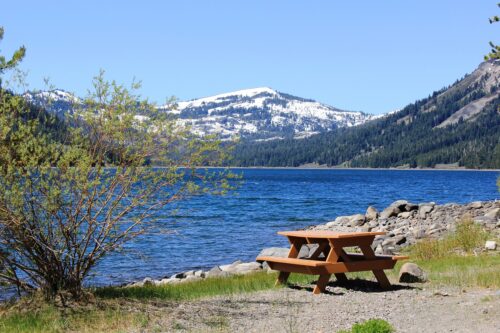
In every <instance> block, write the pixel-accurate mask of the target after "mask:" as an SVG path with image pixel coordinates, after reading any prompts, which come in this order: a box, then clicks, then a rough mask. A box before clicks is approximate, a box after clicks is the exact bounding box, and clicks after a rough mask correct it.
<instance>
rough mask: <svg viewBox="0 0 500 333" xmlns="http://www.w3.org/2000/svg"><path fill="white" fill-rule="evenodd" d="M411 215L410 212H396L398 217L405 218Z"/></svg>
mask: <svg viewBox="0 0 500 333" xmlns="http://www.w3.org/2000/svg"><path fill="white" fill-rule="evenodd" d="M412 215H413V213H412V212H402V213H399V214H398V217H401V218H403V219H407V218H409V217H411V216H412Z"/></svg>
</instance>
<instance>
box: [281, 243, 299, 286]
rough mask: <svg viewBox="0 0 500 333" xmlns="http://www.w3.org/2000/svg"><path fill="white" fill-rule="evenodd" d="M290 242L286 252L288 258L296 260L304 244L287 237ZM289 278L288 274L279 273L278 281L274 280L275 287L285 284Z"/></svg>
mask: <svg viewBox="0 0 500 333" xmlns="http://www.w3.org/2000/svg"><path fill="white" fill-rule="evenodd" d="M288 240H289V241H290V251H288V258H297V257H298V256H299V252H300V248H301V247H302V245H303V244H304V243H305V241H304V240H303V239H301V238H295V237H288ZM289 276H290V273H289V272H280V273H279V275H278V279H277V280H276V285H279V284H285V283H286V281H287V280H288V277H289Z"/></svg>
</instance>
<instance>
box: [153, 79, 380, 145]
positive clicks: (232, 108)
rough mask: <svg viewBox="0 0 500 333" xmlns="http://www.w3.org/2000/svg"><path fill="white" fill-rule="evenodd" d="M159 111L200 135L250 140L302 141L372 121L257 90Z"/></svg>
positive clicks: (266, 90) (223, 95)
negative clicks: (216, 135) (323, 133)
mask: <svg viewBox="0 0 500 333" xmlns="http://www.w3.org/2000/svg"><path fill="white" fill-rule="evenodd" d="M160 110H163V111H165V112H170V113H173V114H176V115H177V116H178V119H179V120H178V121H179V122H181V123H182V124H185V125H189V126H190V127H191V128H192V130H193V131H195V132H196V133H199V134H214V133H216V134H219V135H221V137H222V138H231V137H234V136H241V137H242V138H246V139H251V140H272V139H278V138H284V137H295V138H302V137H307V136H310V135H312V134H316V133H321V132H326V131H329V130H332V129H334V128H337V127H350V126H355V125H359V124H362V123H364V122H366V121H368V120H370V119H372V118H373V116H372V115H368V114H365V113H363V112H355V111H343V110H340V109H337V108H335V107H332V106H329V105H326V104H322V103H319V102H316V101H314V100H310V99H304V98H300V97H296V96H291V95H288V94H285V93H281V92H278V91H276V90H273V89H271V88H267V87H263V88H254V89H246V90H239V91H235V92H231V93H225V94H220V95H215V96H211V97H205V98H200V99H195V100H191V101H187V102H179V103H177V104H176V105H175V108H174V109H172V106H171V105H165V106H162V107H160Z"/></svg>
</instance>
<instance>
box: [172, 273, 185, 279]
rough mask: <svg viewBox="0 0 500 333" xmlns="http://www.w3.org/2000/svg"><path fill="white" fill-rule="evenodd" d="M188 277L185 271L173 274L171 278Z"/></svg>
mask: <svg viewBox="0 0 500 333" xmlns="http://www.w3.org/2000/svg"><path fill="white" fill-rule="evenodd" d="M185 277H186V275H185V273H177V274H174V275H172V276H171V277H170V278H171V279H184V278H185Z"/></svg>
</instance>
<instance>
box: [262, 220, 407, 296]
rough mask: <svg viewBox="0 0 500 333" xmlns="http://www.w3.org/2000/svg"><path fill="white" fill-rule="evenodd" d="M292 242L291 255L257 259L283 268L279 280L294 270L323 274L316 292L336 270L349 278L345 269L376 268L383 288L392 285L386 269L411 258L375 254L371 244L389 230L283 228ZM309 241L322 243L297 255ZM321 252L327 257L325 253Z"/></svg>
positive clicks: (284, 278)
mask: <svg viewBox="0 0 500 333" xmlns="http://www.w3.org/2000/svg"><path fill="white" fill-rule="evenodd" d="M278 234H279V235H283V236H286V237H287V238H288V241H289V242H290V251H289V252H288V257H287V258H282V257H271V256H259V257H257V261H260V262H263V261H266V262H267V263H268V265H269V267H270V268H271V269H273V270H277V271H280V273H279V276H278V280H277V281H276V283H281V284H283V283H286V281H287V280H288V277H289V276H290V273H303V274H312V275H319V279H318V281H317V283H316V286H315V287H314V291H313V293H314V294H319V293H321V292H324V291H325V288H326V285H327V284H328V281H329V280H330V277H331V275H332V274H334V275H335V277H336V278H337V280H338V281H341V282H346V281H347V277H346V275H345V273H348V272H360V271H372V272H373V274H374V275H375V278H376V279H377V281H378V283H379V284H380V286H381V287H382V288H384V289H385V288H389V287H390V286H391V284H390V282H389V279H387V276H386V275H385V273H384V269H392V268H393V267H394V265H395V264H396V262H397V260H401V259H408V257H406V256H386V255H375V253H374V252H373V249H372V248H371V244H372V243H373V240H374V239H375V236H377V235H384V234H385V232H349V233H338V232H332V231H316V230H302V231H280V232H278ZM306 244H318V247H317V248H316V250H315V251H314V253H313V254H312V255H310V256H309V257H308V258H300V259H299V258H297V257H298V255H299V252H300V248H301V247H302V246H303V245H306ZM345 247H359V249H360V250H361V253H347V252H346V251H344V248H345ZM321 254H323V255H324V257H321Z"/></svg>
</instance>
